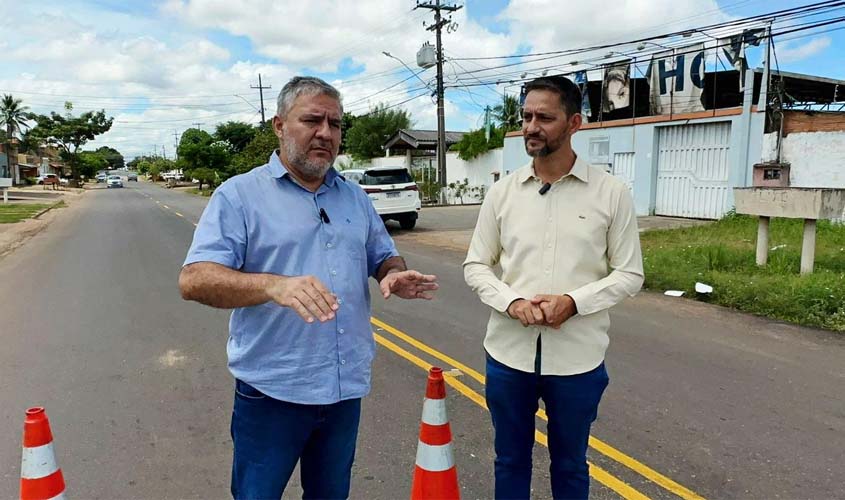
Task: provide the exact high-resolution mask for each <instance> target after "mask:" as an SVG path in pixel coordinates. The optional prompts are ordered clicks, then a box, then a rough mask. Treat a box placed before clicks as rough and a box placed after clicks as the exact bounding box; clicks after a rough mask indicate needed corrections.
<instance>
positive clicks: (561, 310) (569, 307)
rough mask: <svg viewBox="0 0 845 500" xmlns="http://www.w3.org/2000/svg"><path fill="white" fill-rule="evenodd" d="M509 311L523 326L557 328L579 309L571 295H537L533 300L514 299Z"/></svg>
mask: <svg viewBox="0 0 845 500" xmlns="http://www.w3.org/2000/svg"><path fill="white" fill-rule="evenodd" d="M507 312H508V315H510V317H511V318H514V319H518V320H519V321H520V323H522V326H525V327H528V326H532V325H537V326H548V327H551V328H554V329H555V330H557V329H559V328H560V325H562V324H564V323H565V322H566V320H568V319H569V318H571V317H572V316H574V315H575V314H577V313H578V310H577V308H576V306H575V301H574V300H572V297H570V296H569V295H535V296H534V297H533V298H532V299H531V300H527V299H517V300H514V301H513V302H511V304H510V305H509V306H508V311H507Z"/></svg>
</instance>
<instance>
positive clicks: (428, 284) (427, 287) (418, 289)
mask: <svg viewBox="0 0 845 500" xmlns="http://www.w3.org/2000/svg"><path fill="white" fill-rule="evenodd" d="M379 286H380V287H381V294H382V295H383V296H384V298H385V299H389V298H390V295H391V294H395V295H398V296H399V297H402V298H403V299H425V300H431V299H433V298H434V296H433V295H432V294H431V293H429V292H433V291H434V290H437V289H438V288H440V285H438V284H437V276H435V275H433V274H422V273H420V272H418V271H412V270H408V271H399V272H395V273H388V274H387V275H386V276H385V277H384V278H382V279H381V283H379Z"/></svg>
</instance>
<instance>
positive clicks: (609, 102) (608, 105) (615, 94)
mask: <svg viewBox="0 0 845 500" xmlns="http://www.w3.org/2000/svg"><path fill="white" fill-rule="evenodd" d="M630 71H631V61H630V59H629V60H627V61H621V62H618V63H615V64H614V65H613V66H610V67H608V68H607V69H606V70H605V72H604V81H603V82H602V88H601V89H602V90H601V91H602V106H601V111H602V113H610V112H611V111H615V110H617V109H622V108H627V107H628V106H630V105H631V80H630V77H629V74H630Z"/></svg>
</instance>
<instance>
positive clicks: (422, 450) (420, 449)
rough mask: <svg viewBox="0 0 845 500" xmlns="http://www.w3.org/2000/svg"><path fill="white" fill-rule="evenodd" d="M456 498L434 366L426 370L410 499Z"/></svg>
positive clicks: (442, 394)
mask: <svg viewBox="0 0 845 500" xmlns="http://www.w3.org/2000/svg"><path fill="white" fill-rule="evenodd" d="M460 498H461V493H460V488H459V487H458V469H457V468H456V467H455V458H454V456H453V455H452V429H451V428H450V427H449V417H448V416H446V384H445V382H444V381H443V370H441V369H440V368H436V367H435V368H432V369H431V371H430V372H429V374H428V386H427V387H426V389H425V400H424V401H423V412H422V423H421V424H420V442H419V445H418V446H417V462H416V466H414V482H413V484H412V486H411V500H423V499H460Z"/></svg>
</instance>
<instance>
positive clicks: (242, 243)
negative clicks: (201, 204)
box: [182, 185, 247, 269]
mask: <svg viewBox="0 0 845 500" xmlns="http://www.w3.org/2000/svg"><path fill="white" fill-rule="evenodd" d="M224 186H225V185H224ZM224 186H220V187H219V188H218V189H217V190H216V191H215V192H214V195H213V196H212V197H211V200H210V201H209V202H208V205H207V206H206V207H205V210H204V211H203V213H202V216H201V217H200V221H199V223H198V224H197V228H196V231H194V240H193V242H192V243H191V248H190V249H189V250H188V256H187V257H186V258H185V262H184V263H183V264H182V265H183V266H187V265H188V264H193V263H195V262H214V263H217V264H220V265H223V266H226V267H228V268H231V269H240V268H241V267H243V264H244V260H245V256H246V244H247V230H246V219H245V217H244V210H243V206H242V205H241V204H240V202H239V200H238V199H237V193H229V192H227V191H226V190H225V188H224Z"/></svg>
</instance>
